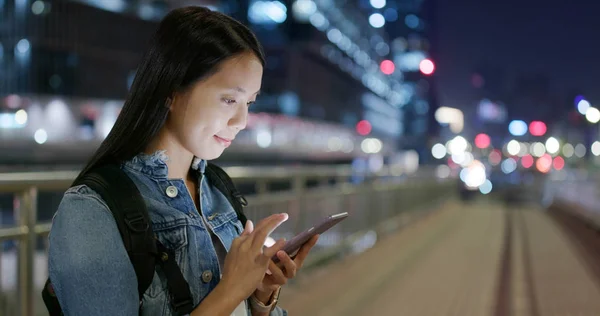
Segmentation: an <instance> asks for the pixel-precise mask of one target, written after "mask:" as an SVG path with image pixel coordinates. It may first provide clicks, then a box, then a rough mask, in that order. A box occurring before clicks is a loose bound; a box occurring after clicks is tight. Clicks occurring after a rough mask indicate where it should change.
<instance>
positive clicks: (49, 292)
mask: <svg viewBox="0 0 600 316" xmlns="http://www.w3.org/2000/svg"><path fill="white" fill-rule="evenodd" d="M42 299H43V300H44V304H45V305H46V308H47V309H48V315H50V316H62V315H63V312H62V308H61V307H60V303H59V302H58V298H57V297H56V294H55V293H54V288H53V287H52V283H50V279H47V280H46V284H44V288H43V289H42Z"/></svg>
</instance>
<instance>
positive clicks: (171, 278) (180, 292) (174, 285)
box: [156, 240, 194, 315]
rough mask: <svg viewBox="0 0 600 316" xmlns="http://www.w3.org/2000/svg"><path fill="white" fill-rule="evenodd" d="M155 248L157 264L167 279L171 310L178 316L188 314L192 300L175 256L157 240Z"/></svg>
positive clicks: (191, 307) (192, 306) (192, 303)
mask: <svg viewBox="0 0 600 316" xmlns="http://www.w3.org/2000/svg"><path fill="white" fill-rule="evenodd" d="M156 248H157V250H158V264H159V265H160V266H161V268H162V271H163V273H164V274H165V277H166V279H167V289H168V290H169V295H170V301H171V306H172V307H173V310H175V312H176V313H177V314H178V315H186V314H190V313H191V312H192V310H193V309H194V300H193V299H192V293H191V292H190V287H189V285H188V283H187V281H186V280H185V278H184V277H183V275H182V274H181V269H180V268H179V265H177V261H176V260H175V254H174V253H173V251H171V250H170V249H168V248H167V247H165V246H164V245H163V244H162V243H160V241H158V240H156Z"/></svg>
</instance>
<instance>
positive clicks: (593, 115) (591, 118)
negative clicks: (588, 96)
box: [585, 107, 600, 124]
mask: <svg viewBox="0 0 600 316" xmlns="http://www.w3.org/2000/svg"><path fill="white" fill-rule="evenodd" d="M585 118H586V120H588V122H590V123H592V124H596V123H598V122H599V121H600V111H598V109H596V108H595V107H590V108H588V110H587V111H586V112H585Z"/></svg>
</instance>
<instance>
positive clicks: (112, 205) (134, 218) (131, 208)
mask: <svg viewBox="0 0 600 316" xmlns="http://www.w3.org/2000/svg"><path fill="white" fill-rule="evenodd" d="M80 184H85V185H87V186H88V187H90V188H91V189H92V190H94V191H96V193H98V194H99V195H100V196H101V197H102V199H103V200H104V202H105V203H106V204H107V205H108V208H109V209H110V211H111V213H112V214H113V216H114V218H115V221H116V223H117V227H118V229H119V232H120V233H121V237H122V239H123V244H124V245H125V249H126V250H127V253H128V254H129V258H130V259H131V263H132V264H133V268H134V270H135V274H136V276H137V280H138V294H139V299H140V301H141V300H142V298H143V295H144V292H146V289H148V287H149V286H150V284H151V283H152V279H153V278H154V272H155V262H156V261H155V258H156V253H157V249H156V244H155V243H154V233H153V232H152V226H151V225H150V223H151V222H150V217H149V215H148V210H147V207H146V202H145V201H144V199H143V197H142V195H141V194H140V192H139V190H138V189H137V187H136V185H135V183H134V182H133V181H132V180H131V179H130V178H129V176H127V174H126V173H125V172H124V171H123V170H121V168H120V167H119V166H117V165H104V166H100V167H98V168H96V169H94V170H92V171H91V172H89V173H87V174H85V175H84V176H83V177H81V178H80V179H79V180H78V181H77V182H76V183H75V185H80Z"/></svg>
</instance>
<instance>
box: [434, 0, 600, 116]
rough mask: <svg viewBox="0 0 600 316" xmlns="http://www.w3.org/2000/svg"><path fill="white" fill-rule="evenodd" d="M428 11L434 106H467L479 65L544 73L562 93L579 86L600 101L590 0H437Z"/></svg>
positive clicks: (598, 50)
mask: <svg viewBox="0 0 600 316" xmlns="http://www.w3.org/2000/svg"><path fill="white" fill-rule="evenodd" d="M435 11H436V12H435V15H436V21H435V23H436V24H437V25H436V29H437V30H436V36H437V49H436V51H437V54H438V56H437V59H438V63H437V66H438V70H437V85H438V93H439V100H440V105H441V106H451V107H459V108H464V107H466V106H468V104H469V103H472V100H473V98H474V94H473V90H474V89H473V87H472V86H471V81H470V78H471V74H472V73H473V69H474V67H476V66H477V65H478V64H479V63H481V62H487V63H490V64H492V65H495V66H499V67H502V68H505V69H506V71H507V72H508V73H509V74H513V75H514V74H518V73H521V72H524V73H545V74H547V75H548V76H549V77H550V79H551V83H552V87H553V88H554V89H555V91H556V92H557V94H560V96H561V97H563V98H564V96H565V94H564V93H565V92H566V91H568V90H569V89H580V91H583V92H584V94H585V96H586V97H587V98H588V99H589V101H590V102H591V103H592V105H594V104H596V105H597V106H598V105H600V82H599V77H600V40H599V39H600V35H598V33H599V32H600V18H599V14H600V13H599V12H600V3H597V1H591V0H588V1H582V0H579V1H562V0H503V1H497V0H438V1H437V9H436V10H435Z"/></svg>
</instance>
